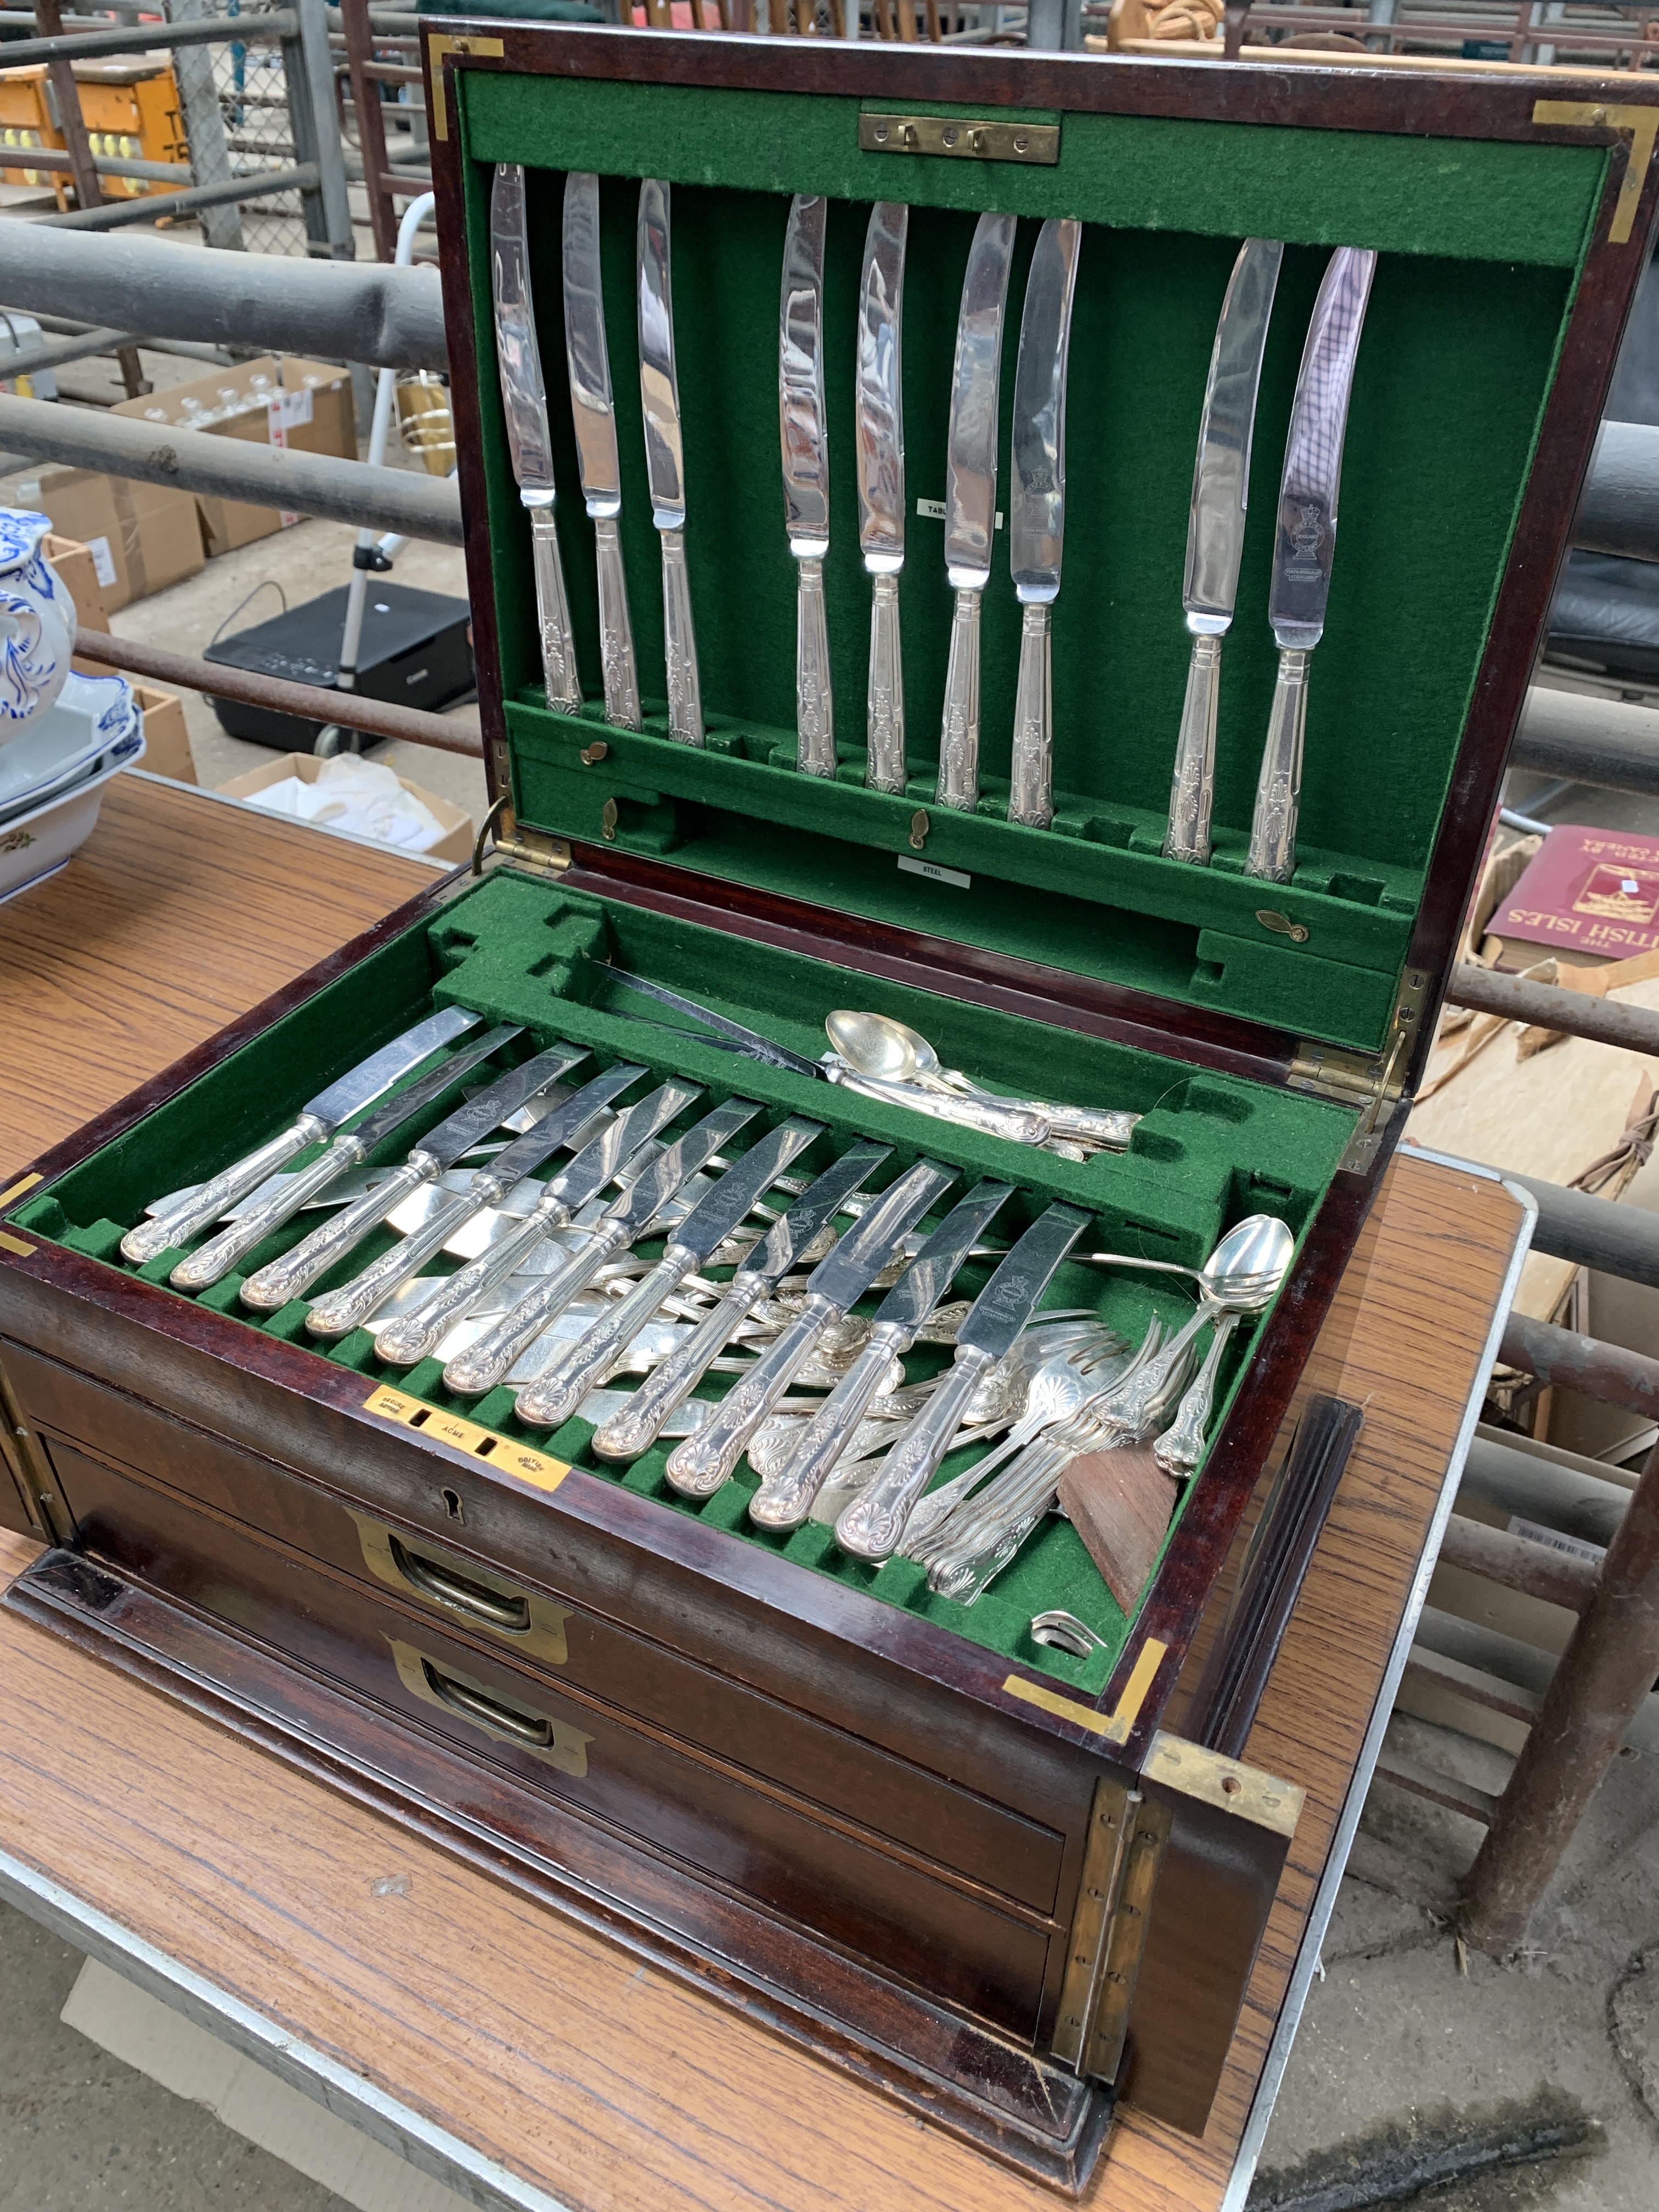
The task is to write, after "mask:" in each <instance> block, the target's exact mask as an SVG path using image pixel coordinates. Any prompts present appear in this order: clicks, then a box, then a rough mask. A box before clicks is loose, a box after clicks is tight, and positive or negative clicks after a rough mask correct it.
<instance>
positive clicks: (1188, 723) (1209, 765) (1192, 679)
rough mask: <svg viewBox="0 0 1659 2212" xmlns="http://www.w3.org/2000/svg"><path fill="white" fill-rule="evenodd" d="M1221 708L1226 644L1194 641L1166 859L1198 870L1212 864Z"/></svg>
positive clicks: (1172, 785) (1211, 639) (1173, 781)
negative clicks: (1211, 845)
mask: <svg viewBox="0 0 1659 2212" xmlns="http://www.w3.org/2000/svg"><path fill="white" fill-rule="evenodd" d="M1220 705H1221V640H1220V639H1219V638H1218V637H1195V638H1194V640H1193V657H1192V659H1191V660H1190V662H1189V663H1188V668H1187V696H1186V698H1185V700H1184V701H1183V702H1182V708H1181V733H1180V735H1179V736H1178V737H1177V738H1176V757H1175V774H1174V776H1173V777H1172V778H1171V780H1170V826H1169V828H1168V829H1166V830H1165V831H1164V859H1165V860H1186V861H1188V863H1189V864H1190V865H1191V866H1194V867H1195V868H1206V867H1208V866H1209V865H1210V816H1211V813H1212V811H1213V809H1214V806H1215V732H1216V716H1217V714H1218V710H1219V708H1220Z"/></svg>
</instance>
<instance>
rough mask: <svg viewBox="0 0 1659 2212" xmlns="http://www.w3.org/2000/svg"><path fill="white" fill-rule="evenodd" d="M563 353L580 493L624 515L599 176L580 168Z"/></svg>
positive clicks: (569, 191)
mask: <svg viewBox="0 0 1659 2212" xmlns="http://www.w3.org/2000/svg"><path fill="white" fill-rule="evenodd" d="M564 355H565V362H566V364H567V366H568V368H569V372H570V412H571V416H572V418H573V420H574V422H575V426H576V459H577V462H578V465H579V466H580V471H581V480H582V496H583V497H584V498H585V499H586V501H587V511H588V513H590V514H592V515H608V514H620V513H622V460H621V457H620V455H619V454H618V453H617V410H616V407H615V404H614V403H613V401H612V399H611V354H610V349H609V348H608V347H607V345H606V344H605V296H604V294H603V292H602V291H601V289H600V285H599V179H598V177H596V176H595V175H593V174H592V172H591V171H587V170H581V169H573V170H572V171H571V173H570V174H569V175H568V177H567V178H566V179H565V180H564Z"/></svg>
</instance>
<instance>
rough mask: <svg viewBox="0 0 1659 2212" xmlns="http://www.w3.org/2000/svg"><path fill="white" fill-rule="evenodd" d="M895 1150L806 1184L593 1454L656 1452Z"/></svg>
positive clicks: (866, 1151) (846, 1160)
mask: <svg viewBox="0 0 1659 2212" xmlns="http://www.w3.org/2000/svg"><path fill="white" fill-rule="evenodd" d="M892 1149H893V1148H892V1146H890V1145H876V1144H870V1143H867V1142H860V1143H859V1144H856V1145H853V1146H848V1150H847V1151H846V1152H843V1153H842V1156H841V1158H839V1159H838V1160H836V1162H835V1163H834V1164H833V1165H832V1166H830V1167H827V1168H826V1169H825V1170H824V1171H823V1174H822V1175H821V1176H817V1178H816V1179H815V1180H814V1181H813V1182H811V1183H810V1184H809V1185H808V1186H807V1188H806V1189H805V1191H804V1192H803V1193H802V1194H801V1196H800V1197H799V1199H798V1200H796V1202H795V1204H794V1205H793V1206H791V1207H790V1209H789V1211H788V1212H787V1213H786V1214H785V1215H784V1216H783V1218H781V1220H779V1221H775V1222H774V1223H773V1225H772V1227H771V1228H770V1229H769V1231H768V1232H767V1235H766V1237H765V1238H764V1240H763V1242H762V1243H761V1244H760V1245H759V1246H758V1247H757V1249H755V1250H754V1251H752V1252H750V1253H748V1254H746V1255H744V1261H743V1264H742V1266H741V1267H739V1268H738V1272H737V1273H736V1274H735V1275H733V1276H732V1280H731V1282H730V1284H729V1285H727V1288H726V1296H725V1297H723V1298H722V1299H721V1300H720V1304H718V1305H717V1306H716V1307H715V1309H714V1312H713V1313H712V1314H710V1315H709V1316H708V1319H707V1320H706V1321H703V1322H699V1323H698V1325H697V1327H696V1329H695V1330H694V1331H693V1332H692V1334H691V1335H690V1337H689V1338H688V1339H687V1340H686V1341H685V1342H684V1344H682V1345H680V1346H678V1349H677V1350H676V1351H675V1352H673V1353H672V1355H671V1357H670V1358H668V1359H667V1360H665V1362H664V1364H662V1365H661V1366H660V1367H659V1368H658V1369H657V1370H655V1371H654V1373H653V1374H651V1375H650V1376H647V1378H646V1380H645V1382H644V1383H642V1384H641V1387H640V1389H637V1390H636V1391H635V1393H634V1395H633V1396H632V1397H631V1398H630V1399H629V1401H628V1404H627V1406H626V1407H624V1408H623V1409H622V1410H621V1411H620V1412H618V1413H616V1414H614V1415H612V1416H611V1418H609V1419H607V1420H606V1421H605V1425H604V1426H603V1427H602V1428H601V1429H600V1430H599V1433H598V1434H597V1435H596V1436H595V1437H594V1438H593V1449H594V1450H595V1451H596V1452H597V1453H598V1454H599V1457H600V1458H601V1459H637V1458H638V1457H639V1455H640V1454H641V1452H642V1451H646V1450H648V1449H649V1448H650V1446H651V1445H652V1443H653V1442H654V1441H655V1439H656V1438H657V1437H659V1435H660V1434H661V1433H662V1430H663V1425H664V1424H665V1422H666V1420H667V1419H668V1418H669V1416H670V1415H671V1413H673V1412H674V1411H675V1410H676V1408H677V1407H680V1406H682V1405H684V1402H685V1401H686V1400H687V1399H688V1398H689V1397H690V1395H691V1393H692V1391H693V1390H695V1389H696V1387H697V1385H698V1383H701V1382H702V1378H703V1376H705V1375H706V1374H707V1373H708V1369H709V1368H710V1366H711V1365H712V1364H714V1361H715V1360H716V1359H718V1358H720V1354H721V1352H724V1351H725V1349H726V1346H727V1345H728V1344H729V1343H730V1342H731V1340H732V1337H733V1336H734V1335H735V1334H737V1332H738V1329H739V1328H741V1327H742V1325H743V1323H744V1322H745V1321H746V1320H747V1319H748V1317H749V1315H750V1311H751V1310H752V1309H753V1308H754V1307H755V1306H756V1305H757V1304H758V1303H759V1302H760V1300H761V1299H762V1298H763V1297H765V1295H766V1293H767V1292H768V1291H769V1290H770V1289H771V1288H772V1286H773V1285H774V1284H775V1283H777V1282H778V1281H780V1280H781V1279H782V1277H784V1276H785V1275H787V1273H789V1271H790V1269H791V1268H792V1267H793V1266H794V1264H795V1262H796V1261H797V1260H798V1259H799V1256H800V1255H801V1254H802V1253H804V1252H806V1251H808V1250H810V1249H811V1246H812V1245H813V1243H815V1242H816V1241H817V1237H819V1236H820V1235H821V1234H822V1233H823V1231H824V1230H825V1229H827V1228H828V1227H829V1224H830V1223H831V1222H832V1221H833V1220H834V1219H835V1218H836V1215H837V1214H838V1213H839V1212H841V1211H842V1208H843V1207H844V1206H846V1204H847V1201H848V1199H850V1198H851V1197H852V1196H853V1194H854V1192H856V1191H857V1189H858V1188H859V1187H860V1184H861V1183H863V1182H866V1181H867V1180H868V1179H869V1177H870V1176H872V1175H873V1174H874V1173H875V1171H876V1170H877V1169H878V1167H879V1166H880V1165H881V1164H882V1162H883V1161H884V1160H885V1159H889V1158H891V1156H892Z"/></svg>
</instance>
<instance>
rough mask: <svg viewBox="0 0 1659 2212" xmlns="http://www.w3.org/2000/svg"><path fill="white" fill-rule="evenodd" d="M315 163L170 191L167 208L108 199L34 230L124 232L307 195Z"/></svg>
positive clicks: (46, 220) (41, 222) (49, 218)
mask: <svg viewBox="0 0 1659 2212" xmlns="http://www.w3.org/2000/svg"><path fill="white" fill-rule="evenodd" d="M317 182H318V169H317V165H316V163H315V162H314V161H301V162H298V163H296V164H295V166H294V167H291V168H287V169H256V170H254V171H253V172H252V173H251V174H250V175H248V176H246V177H232V178H230V179H228V181H227V182H226V183H224V184H220V185H191V187H190V189H189V190H188V191H183V192H169V193H168V194H167V205H166V207H165V208H161V207H158V206H157V204H156V203H155V201H154V200H152V199H149V198H145V199H141V200H106V201H105V202H104V204H103V205H102V207H91V208H75V209H73V210H71V211H70V213H69V214H68V215H43V216H38V217H37V218H36V220H35V221H34V222H33V223H32V224H31V225H30V226H29V228H31V229H32V230H47V229H51V230H124V229H125V228H127V226H128V225H129V224H131V223H135V222H155V218H156V216H158V215H162V214H165V215H174V214H179V213H182V212H183V211H185V210H187V209H190V208H211V207H228V206H232V205H234V206H238V207H240V205H241V204H242V203H243V201H245V200H262V199H267V198H269V197H270V195H271V193H273V192H303V191H313V190H314V189H315V187H316V185H317Z"/></svg>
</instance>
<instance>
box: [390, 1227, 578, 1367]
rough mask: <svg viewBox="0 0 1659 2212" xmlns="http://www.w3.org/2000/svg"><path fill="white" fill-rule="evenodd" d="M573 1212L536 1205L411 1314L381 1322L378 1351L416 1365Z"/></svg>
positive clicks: (394, 1360) (396, 1364)
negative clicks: (385, 1323)
mask: <svg viewBox="0 0 1659 2212" xmlns="http://www.w3.org/2000/svg"><path fill="white" fill-rule="evenodd" d="M569 1218H570V1215H569V1212H568V1210H567V1209H566V1208H565V1207H564V1206H546V1207H544V1206H538V1207H537V1209H536V1211H535V1212H534V1213H532V1214H531V1215H530V1216H529V1217H528V1218H527V1219H526V1220H523V1221H521V1222H520V1223H519V1224H518V1225H517V1227H516V1228H513V1229H509V1230H508V1231H507V1234H506V1236H505V1237H497V1238H496V1240H495V1243H493V1244H491V1245H489V1246H488V1247H487V1248H486V1249H485V1250H483V1252H481V1253H480V1254H479V1255H478V1257H477V1259H476V1260H469V1261H467V1264H466V1265H465V1267H460V1268H458V1269H457V1270H456V1272H455V1273H454V1274H453V1275H447V1276H446V1277H445V1278H444V1279H443V1281H442V1282H441V1283H440V1284H439V1285H438V1287H437V1289H436V1290H435V1291H433V1292H432V1293H431V1295H430V1297H428V1298H427V1299H426V1300H425V1301H424V1303H423V1304H421V1305H419V1306H417V1307H416V1310H415V1311H414V1312H413V1313H412V1314H404V1315H402V1316H399V1318H398V1320H397V1321H394V1322H392V1326H391V1327H390V1328H383V1329H382V1330H381V1331H380V1334H378V1335H377V1336H376V1338H375V1340H374V1356H375V1358H377V1359H384V1360H387V1361H389V1362H390V1363H391V1364H392V1366H394V1367H413V1366H414V1365H415V1364H416V1361H417V1360H421V1359H424V1358H426V1357H427V1355H428V1353H429V1352H433V1351H434V1350H435V1348H436V1346H437V1344H438V1341H439V1340H440V1338H441V1336H442V1335H443V1334H444V1331H445V1330H446V1329H447V1328H448V1326H449V1324H450V1322H452V1321H455V1320H457V1319H459V1316H461V1315H462V1314H464V1313H465V1312H466V1311H467V1310H468V1309H469V1308H470V1307H471V1306H474V1305H476V1304H477V1302H478V1300H479V1299H480V1298H481V1297H483V1295H484V1292H485V1291H488V1290H490V1289H493V1287H494V1286H495V1284H497V1283H499V1282H501V1281H502V1280H503V1279H505V1278H506V1277H507V1276H508V1275H510V1274H511V1273H513V1269H514V1268H515V1267H517V1266H518V1264H519V1262H520V1260H522V1259H523V1258H524V1256H525V1255H526V1253H527V1252H530V1251H532V1250H533V1249H535V1247H536V1246H537V1245H538V1244H539V1243H541V1241H542V1239H543V1237H548V1236H550V1235H551V1234H552V1232H553V1231H554V1230H556V1229H562V1227H563V1226H564V1225H565V1223H566V1222H567V1221H568V1220H569Z"/></svg>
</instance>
